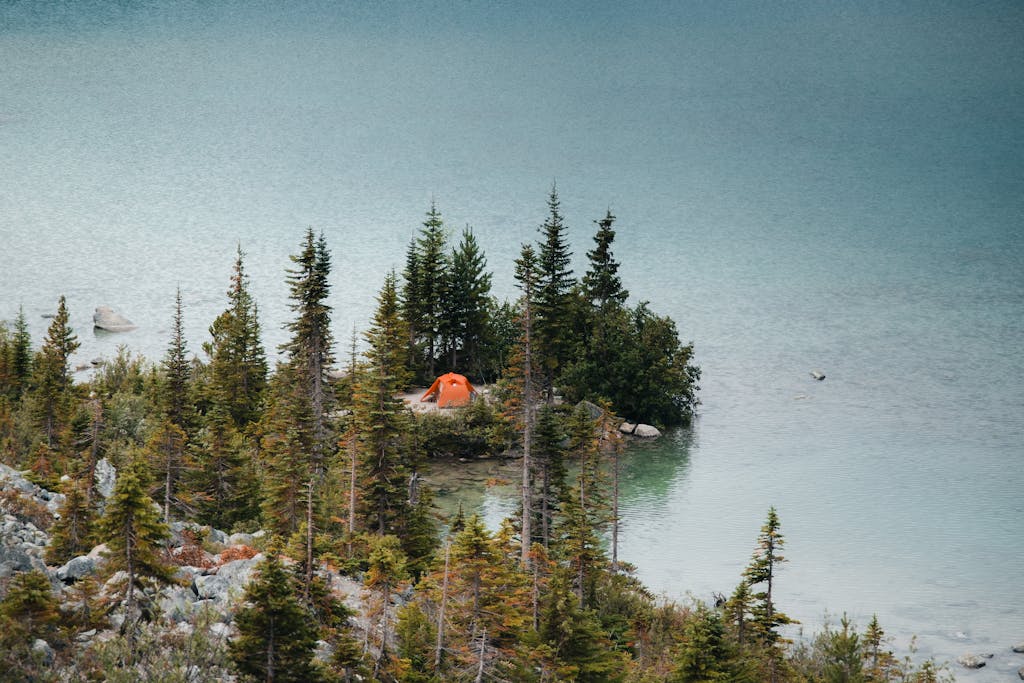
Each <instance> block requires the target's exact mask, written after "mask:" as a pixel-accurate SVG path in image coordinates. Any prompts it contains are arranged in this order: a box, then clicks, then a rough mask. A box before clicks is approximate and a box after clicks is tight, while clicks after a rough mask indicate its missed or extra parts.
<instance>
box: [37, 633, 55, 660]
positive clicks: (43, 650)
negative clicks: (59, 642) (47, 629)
mask: <svg viewBox="0 0 1024 683" xmlns="http://www.w3.org/2000/svg"><path fill="white" fill-rule="evenodd" d="M32 652H34V653H36V654H37V655H38V656H39V657H40V659H41V660H42V664H43V666H52V665H53V656H54V652H53V648H52V647H50V644H49V643H48V642H46V641H45V640H43V639H42V638H36V639H35V640H34V641H32Z"/></svg>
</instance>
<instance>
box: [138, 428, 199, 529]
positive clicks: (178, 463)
mask: <svg viewBox="0 0 1024 683" xmlns="http://www.w3.org/2000/svg"><path fill="white" fill-rule="evenodd" d="M185 443H186V437H185V432H184V431H183V430H182V428H181V427H180V426H178V425H177V424H175V423H174V422H173V419H172V418H171V417H170V416H168V418H167V419H165V420H164V421H162V422H161V423H160V425H159V426H158V427H157V429H156V431H154V432H153V435H152V436H151V437H150V438H149V441H148V442H147V443H146V457H147V459H148V460H149V462H150V463H151V467H152V471H153V472H155V473H156V475H157V481H156V482H154V485H155V488H154V490H153V494H154V495H155V497H156V499H157V500H159V501H160V502H161V507H162V508H163V511H164V518H163V521H164V524H170V522H171V508H172V507H174V508H175V509H176V510H178V511H179V512H184V511H186V510H187V509H188V508H189V506H188V505H187V504H186V502H185V501H184V500H183V499H182V497H181V495H180V491H179V486H178V484H179V481H180V480H181V478H182V475H183V473H184V470H185V468H186V462H185Z"/></svg>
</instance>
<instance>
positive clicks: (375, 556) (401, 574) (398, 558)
mask: <svg viewBox="0 0 1024 683" xmlns="http://www.w3.org/2000/svg"><path fill="white" fill-rule="evenodd" d="M400 543H401V542H400V541H399V540H398V538H396V537H395V536H380V537H378V538H375V539H374V540H373V541H372V545H371V549H370V559H369V564H370V566H369V569H368V570H367V572H366V585H367V587H368V588H371V589H375V590H377V591H379V592H380V611H379V617H380V622H379V623H380V632H381V633H380V643H379V647H378V654H377V658H376V660H375V661H374V665H373V676H374V677H375V678H377V677H378V674H379V673H380V671H381V668H382V667H386V666H387V664H388V662H389V660H390V654H389V653H388V641H389V640H390V635H389V627H390V623H391V620H390V617H389V615H388V608H389V607H390V604H391V594H392V593H393V592H394V591H395V589H396V588H397V587H398V584H399V583H400V582H401V581H402V580H404V579H405V578H406V564H405V563H406V558H405V554H404V553H403V552H402V550H401V548H400V547H399V546H400Z"/></svg>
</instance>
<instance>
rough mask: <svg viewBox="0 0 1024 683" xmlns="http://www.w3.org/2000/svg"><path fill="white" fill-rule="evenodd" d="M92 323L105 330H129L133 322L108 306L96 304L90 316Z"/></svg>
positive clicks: (133, 327)
mask: <svg viewBox="0 0 1024 683" xmlns="http://www.w3.org/2000/svg"><path fill="white" fill-rule="evenodd" d="M92 324H93V325H94V326H96V327H98V328H100V329H101V330H106V331H107V332H129V331H131V330H134V329H135V324H134V323H133V322H132V321H131V320H129V319H128V318H126V317H124V316H123V315H121V314H120V313H118V312H117V311H115V310H114V309H112V308H110V307H109V306H97V307H96V312H95V313H93V316H92Z"/></svg>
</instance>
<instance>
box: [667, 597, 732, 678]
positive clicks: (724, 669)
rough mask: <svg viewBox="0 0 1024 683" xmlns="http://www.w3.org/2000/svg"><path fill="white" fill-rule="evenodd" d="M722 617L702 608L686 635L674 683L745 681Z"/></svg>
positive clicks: (689, 622)
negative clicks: (736, 661) (734, 660)
mask: <svg viewBox="0 0 1024 683" xmlns="http://www.w3.org/2000/svg"><path fill="white" fill-rule="evenodd" d="M733 659H734V655H733V654H732V652H731V651H730V647H729V643H728V641H727V640H726V638H725V627H724V625H723V624H722V618H721V615H719V613H718V612H717V611H714V610H710V609H708V608H707V606H705V605H703V604H698V605H697V608H696V610H695V611H694V613H693V614H692V615H691V616H690V619H689V620H688V621H687V622H686V628H685V630H684V631H683V642H682V645H681V647H680V649H679V654H678V656H677V658H676V671H675V674H674V675H673V677H672V679H671V681H672V683H713V682H715V681H722V682H725V681H731V682H736V681H740V680H743V679H742V678H741V677H740V676H739V675H738V671H737V670H736V666H735V663H734V662H733Z"/></svg>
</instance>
